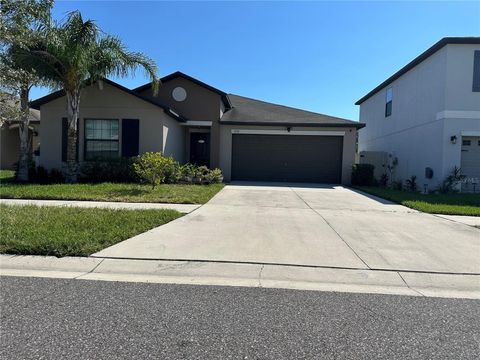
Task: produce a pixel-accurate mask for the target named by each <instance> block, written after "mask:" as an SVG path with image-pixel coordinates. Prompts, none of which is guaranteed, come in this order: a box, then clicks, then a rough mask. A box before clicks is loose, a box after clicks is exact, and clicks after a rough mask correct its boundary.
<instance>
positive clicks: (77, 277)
mask: <svg viewBox="0 0 480 360" xmlns="http://www.w3.org/2000/svg"><path fill="white" fill-rule="evenodd" d="M105 260H106V259H102V261H100V262H99V263H98V264H97V265H95V266H94V267H93V269H92V270H90V271H87V272H86V273H85V274H82V275H78V276H75V277H74V278H73V279H74V280H77V279H79V278H80V277H82V276H85V275H88V274H91V273H93V272H94V271H95V270H96V269H97V268H98V267H99V266H100V265H101V264H102V263H103V262H104V261H105Z"/></svg>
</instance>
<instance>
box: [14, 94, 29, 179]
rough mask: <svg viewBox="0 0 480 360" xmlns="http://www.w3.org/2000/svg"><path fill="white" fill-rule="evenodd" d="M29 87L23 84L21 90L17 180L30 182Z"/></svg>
mask: <svg viewBox="0 0 480 360" xmlns="http://www.w3.org/2000/svg"><path fill="white" fill-rule="evenodd" d="M28 93H29V87H28V85H27V86H22V89H21V90H20V109H21V118H20V123H19V124H18V132H19V135H20V157H19V159H18V169H17V181H19V182H28V158H29V156H28V152H29V148H30V146H29V145H30V144H29V136H28V125H29V122H30V116H29V115H30V114H29V112H30V108H29V105H28Z"/></svg>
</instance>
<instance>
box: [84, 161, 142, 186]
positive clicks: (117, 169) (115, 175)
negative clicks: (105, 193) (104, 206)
mask: <svg viewBox="0 0 480 360" xmlns="http://www.w3.org/2000/svg"><path fill="white" fill-rule="evenodd" d="M134 161H135V158H119V159H104V158H103V159H94V160H92V161H86V162H83V163H82V166H81V168H80V177H79V180H80V181H81V182H91V183H100V182H135V181H138V178H137V176H136V174H135V172H134V171H133V168H132V164H133V162H134Z"/></svg>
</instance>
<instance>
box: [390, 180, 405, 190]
mask: <svg viewBox="0 0 480 360" xmlns="http://www.w3.org/2000/svg"><path fill="white" fill-rule="evenodd" d="M392 190H397V191H402V190H403V182H402V180H397V181H392Z"/></svg>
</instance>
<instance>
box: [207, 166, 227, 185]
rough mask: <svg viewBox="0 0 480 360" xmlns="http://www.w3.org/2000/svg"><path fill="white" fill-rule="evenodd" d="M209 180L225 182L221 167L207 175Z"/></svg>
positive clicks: (216, 182) (211, 182) (211, 181)
mask: <svg viewBox="0 0 480 360" xmlns="http://www.w3.org/2000/svg"><path fill="white" fill-rule="evenodd" d="M207 180H208V183H209V184H220V183H221V182H223V174H222V170H220V169H213V170H210V172H209V173H208V175H207Z"/></svg>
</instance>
